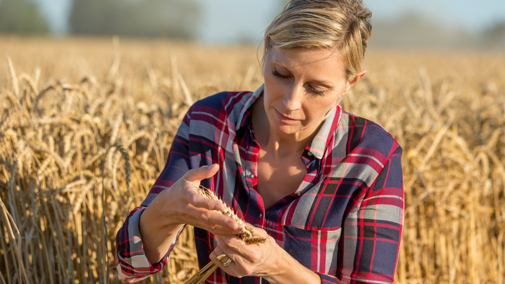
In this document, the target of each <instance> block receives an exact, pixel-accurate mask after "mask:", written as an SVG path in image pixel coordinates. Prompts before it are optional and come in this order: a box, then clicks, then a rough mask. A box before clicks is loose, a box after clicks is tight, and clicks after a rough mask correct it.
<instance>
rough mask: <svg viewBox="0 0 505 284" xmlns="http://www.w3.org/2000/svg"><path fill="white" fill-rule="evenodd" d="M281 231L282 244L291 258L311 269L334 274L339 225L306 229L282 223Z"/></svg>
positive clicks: (337, 251)
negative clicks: (282, 235) (336, 226)
mask: <svg viewBox="0 0 505 284" xmlns="http://www.w3.org/2000/svg"><path fill="white" fill-rule="evenodd" d="M283 233H284V240H283V243H282V246H283V248H284V250H286V251H287V252H288V253H289V254H290V255H291V256H292V257H293V258H295V259H296V260H297V261H298V262H300V263H301V264H302V265H303V266H305V267H307V268H308V269H310V270H312V271H315V272H320V273H325V274H332V275H335V273H336V271H337V266H338V253H339V242H340V235H341V233H342V228H341V227H338V228H331V229H326V228H316V229H313V228H311V229H307V228H300V227H295V226H290V225H284V226H283Z"/></svg>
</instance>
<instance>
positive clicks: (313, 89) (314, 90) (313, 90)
mask: <svg viewBox="0 0 505 284" xmlns="http://www.w3.org/2000/svg"><path fill="white" fill-rule="evenodd" d="M308 86H309V89H310V91H311V92H313V93H314V94H316V95H318V96H323V95H324V91H319V90H317V89H316V88H314V87H312V86H311V85H308Z"/></svg>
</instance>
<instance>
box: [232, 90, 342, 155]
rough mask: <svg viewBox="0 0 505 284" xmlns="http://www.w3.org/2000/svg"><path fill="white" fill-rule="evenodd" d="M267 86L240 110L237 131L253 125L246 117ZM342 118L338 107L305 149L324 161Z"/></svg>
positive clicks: (248, 100) (340, 108)
mask: <svg viewBox="0 0 505 284" xmlns="http://www.w3.org/2000/svg"><path fill="white" fill-rule="evenodd" d="M264 88H265V86H264V85H261V86H260V87H259V88H258V89H257V90H256V91H254V93H253V94H252V95H251V96H250V97H249V98H247V100H246V102H245V104H244V106H243V107H242V109H241V110H240V115H239V118H238V120H237V122H236V124H235V126H236V128H235V129H237V130H238V129H240V128H242V127H244V126H247V125H249V124H250V123H251V120H250V119H247V118H248V117H249V115H246V114H247V113H249V112H250V109H249V108H250V107H251V106H252V105H253V104H254V102H255V101H256V100H257V99H258V98H259V96H260V95H261V94H262V93H263V90H264ZM341 117H342V107H341V106H340V105H337V106H336V107H335V108H333V109H332V110H331V111H330V113H329V114H328V116H327V117H326V119H325V121H324V122H323V125H322V126H321V128H319V131H318V132H317V134H316V136H314V138H313V139H312V141H310V142H309V144H308V145H307V146H306V147H305V149H306V150H307V151H308V152H309V153H311V154H312V155H313V156H314V157H315V158H317V159H322V158H323V156H324V153H325V150H326V148H327V147H328V144H329V143H330V142H331V141H332V140H333V136H334V133H335V131H336V129H337V127H338V124H339V123H340V118H341Z"/></svg>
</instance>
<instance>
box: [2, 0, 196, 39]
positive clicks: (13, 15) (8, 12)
mask: <svg viewBox="0 0 505 284" xmlns="http://www.w3.org/2000/svg"><path fill="white" fill-rule="evenodd" d="M200 18H201V11H200V9H199V6H198V5H197V4H196V3H195V2H193V1H191V0H73V2H72V8H71V11H70V14H69V18H68V24H69V29H70V30H69V32H70V33H71V34H81V35H82V34H92V35H122V36H147V37H172V38H185V39H190V38H194V37H196V35H197V34H196V33H197V28H198V24H199V19H200ZM49 32H50V28H49V24H48V21H47V19H45V18H44V16H43V15H42V13H41V11H40V9H39V7H38V5H37V4H36V3H35V2H33V0H0V33H11V34H48V33H49Z"/></svg>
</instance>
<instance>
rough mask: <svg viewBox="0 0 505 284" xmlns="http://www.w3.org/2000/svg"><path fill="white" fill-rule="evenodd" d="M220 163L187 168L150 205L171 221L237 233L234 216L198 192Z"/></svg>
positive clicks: (212, 230) (217, 232)
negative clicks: (223, 211)
mask: <svg viewBox="0 0 505 284" xmlns="http://www.w3.org/2000/svg"><path fill="white" fill-rule="evenodd" d="M218 170H219V165H217V164H214V165H212V166H203V167H201V168H199V169H194V170H190V171H188V172H187V173H186V174H185V175H184V176H183V177H182V178H181V179H179V180H178V181H177V182H176V183H175V184H173V185H172V186H171V187H170V188H168V189H166V190H164V191H162V192H161V193H160V194H158V196H156V198H155V199H154V200H153V202H152V203H151V204H150V205H149V207H151V206H154V207H155V208H156V209H157V210H158V211H159V212H160V213H161V215H162V216H163V217H164V218H166V220H168V222H169V224H179V225H182V224H189V225H192V226H195V227H198V228H201V229H204V230H206V231H209V232H211V233H213V234H215V235H227V234H237V233H239V232H240V229H241V228H240V225H239V224H238V223H237V222H236V221H235V220H233V219H232V218H230V217H228V216H225V215H222V214H221V213H219V212H216V211H214V210H217V211H221V210H224V206H223V204H222V203H221V202H219V201H216V200H210V199H208V198H205V197H203V196H201V195H200V194H198V185H199V184H200V181H201V180H203V179H207V178H210V177H212V176H213V175H215V174H216V173H217V171H218Z"/></svg>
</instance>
